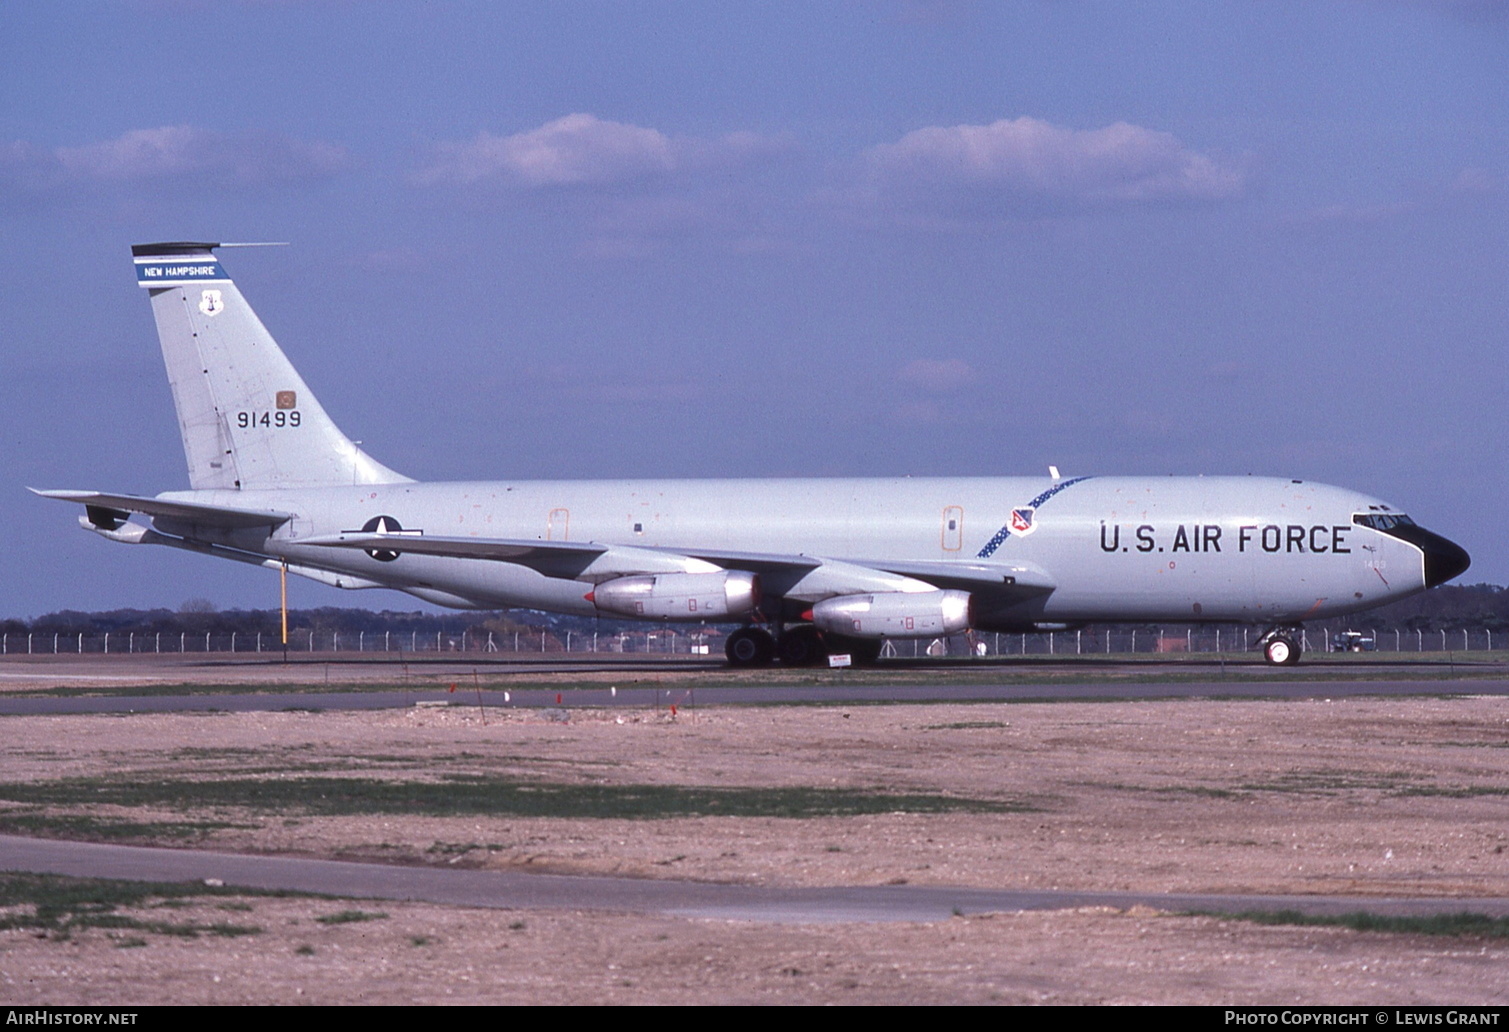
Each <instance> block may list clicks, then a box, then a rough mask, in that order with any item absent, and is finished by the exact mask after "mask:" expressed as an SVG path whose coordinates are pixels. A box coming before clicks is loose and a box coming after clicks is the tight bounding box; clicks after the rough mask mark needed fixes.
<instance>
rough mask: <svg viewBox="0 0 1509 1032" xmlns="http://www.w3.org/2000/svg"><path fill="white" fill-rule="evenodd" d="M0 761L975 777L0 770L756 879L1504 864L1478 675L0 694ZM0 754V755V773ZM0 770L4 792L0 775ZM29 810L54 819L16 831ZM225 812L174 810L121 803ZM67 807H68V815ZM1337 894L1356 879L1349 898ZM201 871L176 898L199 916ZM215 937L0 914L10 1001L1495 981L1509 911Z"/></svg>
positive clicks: (533, 925) (399, 927) (1352, 993)
mask: <svg viewBox="0 0 1509 1032" xmlns="http://www.w3.org/2000/svg"><path fill="white" fill-rule="evenodd" d="M0 726H3V727H4V729H5V734H4V736H3V739H0V782H3V783H5V784H9V785H15V784H18V783H20V784H38V783H46V782H50V781H53V780H57V779H83V780H81V781H79V782H78V784H80V785H84V786H87V784H88V781H89V779H95V780H96V781H97V782H98V783H100V784H107V783H125V782H131V783H138V782H139V783H143V784H149V783H156V782H162V781H165V780H167V781H171V780H177V779H190V780H200V779H207V780H224V779H236V778H262V779H269V780H276V779H279V778H291V777H295V778H296V777H305V776H312V775H317V776H321V777H358V778H367V779H379V780H392V781H407V782H412V781H426V780H431V781H433V780H435V779H440V778H444V777H446V776H455V775H474V776H487V777H503V778H517V779H523V780H526V781H532V782H539V783H548V784H552V785H605V786H632V785H675V786H723V787H730V788H732V787H743V788H839V789H848V790H852V791H853V792H854V793H856V794H857V795H858V796H862V795H864V794H865V793H867V792H886V793H922V794H933V795H942V796H947V797H951V798H955V799H965V800H974V801H978V802H983V803H986V804H995V805H997V806H999V807H1001V809H1000V810H999V812H944V813H917V812H882V813H870V814H858V815H852V816H820V817H802V818H797V817H784V816H679V817H659V818H654V817H652V818H648V819H639V820H627V819H622V818H615V817H609V816H589V817H569V818H568V817H559V816H546V817H519V816H494V815H490V814H484V815H480V816H479V815H476V814H471V815H465V816H414V815H395V814H393V813H383V814H375V815H374V814H366V813H331V814H327V815H322V814H314V813H308V812H304V811H302V810H301V809H300V808H299V807H297V806H291V807H287V808H283V809H280V810H272V809H262V810H258V809H255V808H250V807H225V806H218V807H202V808H197V809H195V808H187V809H186V808H185V807H183V806H177V807H172V808H167V807H162V806H154V805H152V804H142V805H110V806H103V805H98V804H97V803H94V802H91V801H90V799H89V793H88V791H87V788H86V789H83V790H81V791H80V792H79V794H78V798H77V801H76V802H73V801H70V802H68V803H56V802H55V803H51V804H48V805H46V806H44V807H40V808H39V807H38V806H36V805H35V804H21V803H14V802H13V803H4V804H0V818H3V817H7V816H9V817H15V816H17V815H30V816H31V817H32V818H38V817H40V818H43V819H44V823H43V825H41V826H40V828H41V831H42V832H43V833H52V834H56V835H58V836H59V837H69V836H68V834H65V832H66V831H67V830H68V829H74V831H73V832H72V833H73V834H76V833H77V830H76V829H77V828H79V827H88V825H89V821H90V820H95V821H103V822H106V823H109V822H111V821H115V822H119V821H126V820H130V821H134V822H138V823H140V824H142V825H144V826H146V827H147V828H148V830H146V831H143V832H141V833H140V834H139V836H138V837H136V838H135V839H133V840H134V841H157V842H163V843H170V844H179V845H196V846H205V847H210V848H216V849H230V850H242V851H253V852H270V853H279V854H300V855H311V856H341V857H345V858H365V859H373V860H383V861H386V862H407V863H422V864H450V865H453V866H477V867H496V868H515V869H525V870H540V871H552V872H559V873H603V874H618V875H629V876H636V877H647V878H678V879H702V880H713V881H720V882H743V883H752V884H764V885H844V884H862V885H875V884H896V883H903V882H905V883H911V884H951V885H972V886H991V887H1000V888H1031V889H1049V888H1064V889H1098V890H1133V891H1153V892H1160V891H1180V892H1221V893H1226V892H1230V893H1327V894H1353V895H1357V896H1359V897H1367V896H1381V895H1431V896H1442V897H1451V896H1458V895H1460V896H1509V852H1506V848H1505V847H1506V845H1509V821H1506V819H1505V818H1506V816H1509V810H1506V798H1505V797H1506V796H1509V764H1506V760H1509V751H1506V750H1509V700H1504V699H1500V698H1490V697H1462V698H1450V699H1402V700H1370V699H1350V700H1346V701H1335V702H1328V701H1307V702H1281V701H1273V702H1263V701H1243V702H1219V701H1199V700H1196V701H1162V702H1106V703H1063V704H1021V705H930V706H901V705H895V706H863V707H847V708H842V707H759V708H722V709H702V710H700V711H697V712H696V713H695V714H687V713H682V714H680V715H679V716H678V717H677V718H676V719H674V720H672V719H670V718H669V717H668V716H667V715H666V714H664V713H659V714H657V713H655V712H653V711H641V712H634V711H629V712H624V711H617V712H606V711H575V710H548V711H535V710H513V711H501V710H491V711H489V712H488V713H487V715H486V722H485V723H484V721H483V719H482V716H481V715H479V714H478V713H477V711H476V710H474V709H462V708H429V707H425V708H415V709H408V710H392V711H381V712H375V713H372V712H368V713H333V712H332V713H309V712H293V713H247V714H228V713H204V714H166V715H156V714H154V715H133V716H60V717H10V718H6V719H5V721H4V723H3V725H0ZM0 788H3V786H0ZM0 797H3V792H0ZM46 820H53V821H56V824H55V826H53V828H54V830H52V831H51V832H49V831H48V827H49V826H48V825H46V823H45V821H46ZM200 820H213V821H218V822H221V823H228V824H233V825H236V826H235V827H228V828H220V829H218V830H214V831H210V832H208V833H204V834H200V835H196V836H193V837H191V838H188V839H185V838H183V837H174V836H172V835H169V834H167V833H163V834H160V835H157V836H155V837H154V833H153V832H151V830H150V828H151V826H152V825H153V824H154V822H162V826H163V827H168V826H169V825H171V824H172V823H173V822H178V823H179V824H180V825H181V824H182V823H183V822H186V821H187V822H193V821H200ZM70 822H71V823H70ZM1365 903H1366V900H1365V899H1359V909H1364V908H1365ZM227 905H229V904H228V903H227V901H226V900H223V899H221V900H200V901H195V902H193V903H192V904H190V905H189V906H188V907H186V908H179V909H175V910H174V911H173V913H174V919H175V920H183V919H185V918H184V916H183V915H185V914H193V913H199V914H200V915H201V919H202V920H205V921H209V920H212V919H214V915H216V914H218V915H219V919H224V918H225V916H226V914H227V913H231V911H225V910H223V909H221V908H224V907H225V906H227ZM235 905H236V906H237V907H240V906H245V907H250V909H249V910H239V909H237V910H235V911H234V916H235V919H236V920H237V921H238V922H240V923H243V924H252V925H255V926H256V927H258V928H259V929H260V931H259V932H258V933H257V934H251V935H243V936H237V937H220V936H200V937H198V938H194V939H186V938H180V937H174V936H167V935H155V934H141V935H137V934H136V933H127V932H123V931H119V930H111V929H105V928H90V929H86V930H83V931H79V932H76V933H75V934H73V935H72V936H70V937H68V938H66V939H64V938H62V937H59V936H56V935H49V936H46V937H41V936H40V935H39V933H38V932H37V931H35V930H30V929H12V930H7V931H0V983H3V985H4V996H5V998H6V1002H9V1003H37V1002H52V1003H66V1002H79V1003H128V1002H140V1003H167V1002H174V1003H206V1002H227V1003H228V1002H300V1001H307V1002H315V1003H343V1002H363V1003H411V1002H443V1001H446V1002H448V1001H455V1002H469V1003H479V1002H521V1003H523V1002H530V1003H599V1002H601V1003H606V1002H688V1003H690V1002H845V1003H884V1002H913V1003H925V1002H960V1003H965V1002H988V1001H1000V1002H1008V1003H1015V1002H1022V1003H1025V1002H1056V1003H1078V1002H1086V1003H1088V1002H1096V1003H1108V1002H1116V1003H1133V1002H1148V1003H1253V1004H1258V1003H1262V1004H1280V1003H1369V1004H1381V1003H1428V1002H1436V1003H1480V1004H1503V1003H1504V1002H1506V1000H1509V978H1506V977H1505V976H1504V974H1503V971H1504V962H1505V960H1506V959H1509V941H1506V940H1492V939H1479V938H1470V937H1469V938H1432V937H1425V936H1417V935H1405V934H1383V933H1360V932H1354V931H1350V930H1346V929H1340V928H1329V927H1327V928H1295V927H1282V926H1279V927H1273V926H1261V925H1255V924H1250V923H1246V922H1241V921H1231V920H1224V919H1216V918H1201V917H1187V916H1178V915H1164V914H1159V913H1156V912H1153V911H1147V910H1143V909H1141V908H1136V909H1134V910H1132V911H1128V912H1119V911H1114V910H1102V909H1096V910H1075V911H1060V912H1051V913H1029V914H994V915H983V916H979V917H970V918H954V919H952V920H949V921H943V922H937V923H933V924H829V925H775V924H763V923H754V922H723V921H707V920H689V919H679V918H669V917H647V916H634V915H615V914H590V913H568V912H538V911H530V912H509V911H479V910H466V909H459V908H447V907H440V906H430V905H420V904H387V903H384V904H376V903H373V902H371V901H368V902H364V903H361V904H357V906H359V907H360V908H361V909H362V910H363V911H367V912H374V913H375V912H381V913H382V914H384V915H386V916H383V917H381V918H374V919H372V920H367V921H355V922H347V923H334V924H327V923H320V922H319V921H317V918H318V917H319V916H321V915H328V914H329V913H330V912H332V911H336V910H339V909H340V905H339V904H334V903H331V902H330V901H326V900H308V899H268V898H247V899H245V900H242V901H239V902H237V903H236V904H235Z"/></svg>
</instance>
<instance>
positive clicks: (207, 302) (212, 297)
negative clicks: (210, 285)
mask: <svg viewBox="0 0 1509 1032" xmlns="http://www.w3.org/2000/svg"><path fill="white" fill-rule="evenodd" d="M199 310H200V311H201V312H203V313H204V314H205V315H219V314H220V313H221V312H223V311H225V302H224V301H222V300H220V291H218V290H206V291H202V292H201V293H200V295H199Z"/></svg>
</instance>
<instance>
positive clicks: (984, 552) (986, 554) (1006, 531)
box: [975, 476, 1092, 559]
mask: <svg viewBox="0 0 1509 1032" xmlns="http://www.w3.org/2000/svg"><path fill="white" fill-rule="evenodd" d="M1090 479H1092V478H1091V477H1088V476H1085V477H1073V478H1071V479H1069V480H1061V481H1059V482H1058V483H1057V484H1054V485H1053V486H1052V487H1050V488H1048V490H1046V491H1044V492H1043V493H1042V494H1040V495H1038V496H1037V497H1036V498H1034V499H1033V500H1032V501H1030V502H1028V503H1027V504H1026V505H1024V506H1022V508H1024V509H1032V510H1036V509H1038V508H1039V507H1040V506H1041V505H1042V504H1043V503H1044V502H1046V501H1047V500H1048V499H1050V498H1052V497H1053V496H1054V495H1056V494H1058V493H1059V492H1060V491H1062V490H1063V489H1064V488H1066V487H1072V486H1074V485H1075V484H1077V483H1079V482H1080V481H1081V480H1090ZM1035 515H1036V513H1035V512H1034V517H1035ZM1010 536H1011V524H1010V523H1009V522H1008V523H1007V524H1006V525H1005V526H1003V527H1002V528H1001V529H1000V530H998V531H996V532H995V536H994V537H992V538H991V539H990V540H989V541H987V542H986V543H985V547H984V548H982V549H980V554H979V555H977V556H975V558H976V559H989V558H990V557H991V556H993V555H995V551H996V549H998V548H1000V547H1001V543H1002V542H1004V541H1005V540H1006V539H1007V538H1009V537H1010Z"/></svg>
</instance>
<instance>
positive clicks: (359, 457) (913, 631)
mask: <svg viewBox="0 0 1509 1032" xmlns="http://www.w3.org/2000/svg"><path fill="white" fill-rule="evenodd" d="M222 246H226V245H221V244H216V243H154V244H141V245H138V246H136V247H133V248H132V255H133V257H134V262H135V267H136V278H137V283H138V284H139V285H140V286H141V287H143V288H145V289H146V290H147V292H148V294H149V296H150V298H151V304H152V311H153V314H154V316H155V317H156V321H157V331H158V337H159V339H160V342H161V344H162V352H163V358H164V359H165V361H166V363H167V370H168V379H169V381H170V383H171V385H172V389H173V400H174V403H175V405H176V407H177V411H178V423H179V428H180V430H181V432H182V436H183V447H184V453H185V455H186V456H187V459H188V467H189V483H190V485H191V488H192V489H191V490H188V491H168V492H164V493H162V494H159V495H156V496H152V497H147V496H139V495H128V494H107V493H101V492H96V491H39V492H37V493H39V494H41V495H44V496H45V497H48V498H56V499H61V500H64V501H69V502H76V503H81V504H82V505H83V506H84V514H83V515H82V516H81V517H80V518H79V521H80V523H81V524H82V526H84V527H85V528H86V529H88V530H91V531H94V532H95V533H97V534H100V535H101V536H103V537H105V538H108V539H109V540H111V541H118V542H124V543H128V544H153V545H167V546H170V547H173V548H182V549H188V550H190V551H194V552H200V553H203V554H205V555H212V556H221V557H224V558H228V559H235V560H238V561H240V562H246V563H255V564H259V565H262V566H266V567H270V568H273V569H283V570H285V571H286V572H291V573H295V574H299V575H302V576H304V577H309V578H312V579H314V580H317V581H321V582H323V583H325V584H332V585H335V586H337V587H341V588H395V589H397V590H399V591H405V592H408V593H409V594H411V595H414V596H417V597H418V598H421V599H423V600H425V601H426V602H431V603H434V604H436V605H441V606H450V607H455V608H459V609H466V608H476V609H491V608H497V607H505V606H517V607H526V608H532V609H542V610H548V611H552V612H557V613H571V614H577V615H583V616H592V615H594V614H609V615H612V616H615V617H629V618H643V619H646V620H654V621H687V622H701V621H707V622H718V623H724V622H727V623H739V624H741V625H742V626H741V627H740V629H738V630H736V631H735V632H733V633H732V634H731V635H730V636H729V637H728V643H727V653H728V659H729V661H730V662H731V663H732V664H734V665H736V666H759V665H763V664H766V663H769V662H771V661H772V660H773V659H779V660H781V661H782V662H785V663H791V664H804V663H812V662H818V661H821V660H822V659H823V658H824V657H826V656H828V655H829V654H830V653H848V654H849V655H851V656H852V657H854V658H855V659H856V660H866V659H874V658H875V657H877V656H879V654H880V652H881V648H882V644H883V642H884V641H885V640H886V639H896V638H931V637H936V636H939V635H947V634H954V633H959V632H964V631H968V630H981V631H1029V630H1050V629H1066V628H1071V627H1073V626H1075V625H1082V624H1085V623H1088V622H1091V621H1118V622H1123V621H1125V622H1131V621H1139V622H1140V621H1177V622H1180V623H1190V622H1200V623H1219V622H1227V623H1232V622H1235V623H1245V624H1257V625H1262V626H1264V627H1265V628H1266V629H1265V630H1264V632H1263V633H1262V634H1261V636H1260V638H1259V643H1258V644H1259V645H1260V647H1261V648H1262V650H1263V654H1264V656H1265V658H1266V659H1267V660H1268V661H1269V662H1270V663H1276V664H1284V663H1294V662H1297V661H1298V659H1299V656H1300V650H1301V649H1300V643H1301V641H1302V638H1301V636H1300V628H1301V625H1302V623H1303V621H1305V620H1314V619H1321V618H1324V617H1331V616H1340V615H1343V614H1347V613H1354V612H1357V611H1358V610H1362V609H1366V608H1369V607H1371V606H1376V605H1380V604H1382V603H1385V602H1391V601H1393V600H1395V599H1399V598H1403V597H1404V596H1406V595H1411V594H1414V593H1415V592H1418V591H1423V590H1425V589H1426V588H1430V587H1434V586H1435V585H1437V584H1441V583H1443V582H1444V581H1447V580H1450V579H1451V578H1453V577H1455V576H1457V575H1458V574H1460V573H1462V572H1463V571H1464V570H1466V569H1467V566H1468V563H1469V559H1468V556H1467V553H1466V552H1465V551H1464V550H1463V549H1461V548H1460V547H1458V546H1457V545H1455V544H1453V543H1452V542H1450V541H1448V540H1447V539H1445V538H1444V537H1441V536H1440V535H1438V534H1434V533H1432V532H1430V531H1428V530H1425V529H1424V528H1423V527H1421V526H1419V525H1418V524H1416V523H1415V522H1414V520H1412V519H1411V518H1410V517H1409V516H1408V515H1406V514H1404V513H1402V512H1400V511H1399V510H1397V509H1395V508H1394V507H1392V506H1390V505H1388V504H1386V503H1384V502H1382V501H1380V500H1379V499H1377V498H1372V497H1369V496H1368V495H1364V494H1359V493H1357V492H1356V491H1350V490H1346V489H1344V488H1339V487H1329V486H1327V485H1324V484H1312V483H1306V482H1303V481H1300V480H1285V479H1276V478H1260V477H1110V476H1072V477H1061V476H1060V475H1059V474H1058V471H1057V470H1056V469H1053V468H1051V467H1050V475H1049V476H1048V477H990V478H962V477H927V478H924V477H895V478H883V479H766V480H598V481H582V480H559V481H515V480H502V481H485V482H484V481H477V482H463V483H424V482H418V481H414V480H411V479H410V478H408V477H406V476H402V475H401V474H399V473H395V472H394V471H393V470H391V469H389V468H388V467H386V466H384V465H383V464H382V463H380V462H378V461H377V460H376V459H374V458H372V457H371V456H369V455H368V454H366V453H365V452H364V451H362V450H361V449H360V448H359V447H358V445H357V443H356V442H353V441H352V440H351V439H350V438H348V437H347V436H346V435H345V434H343V433H342V432H341V431H340V430H339V429H338V428H337V427H336V425H335V423H334V422H332V421H331V419H330V417H329V416H328V415H326V414H325V410H324V409H323V408H322V407H321V406H320V403H319V401H317V400H316V399H315V396H314V394H313V392H311V391H310V390H309V387H308V386H307V385H306V384H305V383H304V381H303V380H302V379H301V378H300V377H299V374H298V373H297V372H296V371H295V370H294V367H293V365H292V364H291V363H290V362H289V361H288V359H287V358H286V357H285V356H284V354H283V352H282V350H281V349H280V348H279V347H278V345H277V343H276V342H275V341H274V340H273V338H272V336H271V335H270V334H269V333H268V331H267V330H266V328H265V327H264V326H263V325H262V323H261V321H260V320H259V319H258V318H257V316H256V314H255V313H254V312H253V311H252V309H251V307H250V306H249V305H248V304H247V303H246V300H245V298H244V297H243V296H242V294H241V291H240V290H239V289H237V287H236V285H235V284H234V283H233V282H232V281H231V279H230V277H229V276H228V275H227V274H226V271H225V269H224V266H223V265H222V264H221V262H220V260H219V257H218V256H217V254H216V250H217V248H220V247H222ZM133 516H137V517H144V518H145V519H146V520H147V521H149V522H150V525H148V523H143V522H136V521H133V520H132V517H133Z"/></svg>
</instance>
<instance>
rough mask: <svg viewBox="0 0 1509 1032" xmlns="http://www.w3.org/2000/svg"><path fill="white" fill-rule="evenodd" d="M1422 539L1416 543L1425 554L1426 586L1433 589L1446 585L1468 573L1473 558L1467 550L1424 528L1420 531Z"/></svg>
mask: <svg viewBox="0 0 1509 1032" xmlns="http://www.w3.org/2000/svg"><path fill="white" fill-rule="evenodd" d="M1419 534H1420V537H1419V539H1418V540H1417V541H1415V542H1414V543H1415V544H1416V545H1418V546H1419V547H1420V550H1421V551H1422V552H1424V553H1425V586H1426V587H1427V588H1433V587H1435V586H1436V585H1437V584H1445V583H1446V582H1447V581H1449V580H1451V579H1452V578H1453V577H1456V576H1458V575H1460V574H1462V573H1465V572H1466V571H1467V567H1469V566H1471V565H1472V557H1471V556H1469V555H1468V554H1467V549H1465V548H1463V547H1462V546H1461V545H1459V544H1457V543H1456V542H1455V541H1448V540H1447V539H1446V538H1444V537H1442V536H1441V535H1440V534H1434V533H1432V532H1430V531H1428V530H1425V529H1424V528H1420V530H1419Z"/></svg>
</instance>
